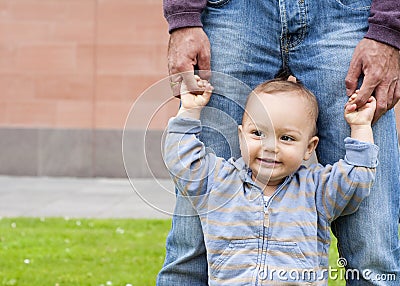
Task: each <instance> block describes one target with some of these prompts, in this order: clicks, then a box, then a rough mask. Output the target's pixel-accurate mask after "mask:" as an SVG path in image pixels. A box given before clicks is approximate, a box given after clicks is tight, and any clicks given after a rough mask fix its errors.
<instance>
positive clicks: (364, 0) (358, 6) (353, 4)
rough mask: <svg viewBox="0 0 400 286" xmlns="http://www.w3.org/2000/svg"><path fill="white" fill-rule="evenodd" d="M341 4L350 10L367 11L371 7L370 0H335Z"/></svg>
mask: <svg viewBox="0 0 400 286" xmlns="http://www.w3.org/2000/svg"><path fill="white" fill-rule="evenodd" d="M335 1H336V2H337V3H339V4H340V5H341V6H344V7H345V8H348V9H350V10H358V11H369V10H370V9H371V0H335Z"/></svg>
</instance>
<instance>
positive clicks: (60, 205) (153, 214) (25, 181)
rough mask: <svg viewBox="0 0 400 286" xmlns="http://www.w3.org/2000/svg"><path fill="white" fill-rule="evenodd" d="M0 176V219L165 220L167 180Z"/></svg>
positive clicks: (169, 201) (169, 207)
mask: <svg viewBox="0 0 400 286" xmlns="http://www.w3.org/2000/svg"><path fill="white" fill-rule="evenodd" d="M131 183H132V184H130V182H129V180H128V179H102V178H89V179H88V178H54V177H51V178H48V177H11V176H0V217H16V216H32V217H71V218H72V217H79V218H169V217H171V215H170V214H171V213H172V211H173V206H174V203H175V196H174V191H173V184H172V182H171V181H170V180H155V179H134V180H132V181H131Z"/></svg>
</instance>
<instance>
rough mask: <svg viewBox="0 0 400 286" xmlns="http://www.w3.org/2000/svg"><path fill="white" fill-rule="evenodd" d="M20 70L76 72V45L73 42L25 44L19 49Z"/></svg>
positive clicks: (17, 63)
mask: <svg viewBox="0 0 400 286" xmlns="http://www.w3.org/2000/svg"><path fill="white" fill-rule="evenodd" d="M16 66H17V69H18V71H19V72H47V73H54V72H58V73H60V72H75V71H77V65H76V46H75V45H73V44H54V45H50V44H49V45H25V46H21V47H19V48H18V49H17V59H16Z"/></svg>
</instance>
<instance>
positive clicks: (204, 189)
mask: <svg viewBox="0 0 400 286" xmlns="http://www.w3.org/2000/svg"><path fill="white" fill-rule="evenodd" d="M196 80H197V83H198V86H199V87H200V88H202V89H204V92H203V93H202V94H200V95H197V94H194V93H191V92H188V91H185V90H182V92H181V107H180V109H179V112H178V114H177V116H176V117H174V118H172V119H170V121H169V126H168V132H167V136H166V141H165V154H164V159H165V163H166V165H167V167H168V169H169V171H170V173H171V175H172V178H173V180H174V182H175V184H176V186H177V188H178V190H179V194H178V195H184V196H187V197H188V199H190V200H191V202H192V204H193V206H194V207H195V209H196V210H197V212H198V214H199V217H200V220H201V224H202V229H203V233H204V241H205V245H206V248H207V258H208V266H209V285H229V286H232V285H271V283H272V284H273V285H282V283H289V284H290V285H297V284H299V285H304V283H305V282H311V283H312V285H314V284H315V285H327V279H328V272H327V268H328V250H329V245H330V230H329V226H330V224H331V222H332V221H333V220H334V219H335V218H337V217H338V216H340V215H346V214H351V213H353V212H355V211H356V210H357V208H358V206H359V204H360V203H361V201H362V200H363V199H364V198H365V197H366V196H368V194H369V190H370V188H371V186H372V184H373V181H374V176H375V167H376V166H377V153H378V147H377V146H376V145H374V144H373V134H372V129H371V122H372V118H373V115H374V111H375V108H376V101H375V99H374V98H373V97H371V98H369V100H368V102H367V103H366V104H365V105H364V106H362V107H361V108H358V109H357V106H356V105H355V104H354V103H353V102H354V100H355V98H356V97H357V93H356V94H354V95H353V96H351V97H350V98H349V100H348V102H347V104H346V106H345V111H344V116H345V119H346V121H347V122H348V124H349V125H350V127H351V137H349V138H346V139H345V142H344V144H345V147H346V156H345V158H343V159H342V160H340V161H339V162H336V163H335V164H333V165H327V166H322V165H320V164H313V165H311V166H309V167H305V166H304V165H303V161H307V160H309V159H310V157H311V156H312V153H313V152H314V150H315V148H316V147H317V144H318V140H319V139H318V137H317V128H316V121H317V117H318V105H317V101H316V99H315V97H314V95H313V94H312V93H311V92H310V91H309V90H307V89H306V88H305V87H304V86H302V85H301V84H298V83H296V82H291V81H287V80H280V79H275V80H271V81H267V82H264V83H262V84H260V85H259V86H257V87H256V88H255V90H254V91H253V92H252V93H251V94H250V95H249V97H248V100H247V103H246V107H245V113H244V115H243V120H242V124H241V125H239V127H238V133H239V142H240V150H241V156H242V157H241V158H238V159H234V158H231V159H229V160H228V161H226V160H224V159H223V158H219V157H217V156H215V155H214V154H213V153H212V152H209V151H208V148H207V149H206V148H205V146H204V144H203V143H202V142H201V141H199V140H198V135H199V133H200V132H201V123H200V121H199V118H200V112H201V109H202V108H203V107H204V106H205V105H206V104H207V102H208V101H209V99H210V97H211V94H212V90H213V88H212V86H211V85H210V84H209V83H208V82H207V81H205V80H202V79H200V78H199V77H197V76H196ZM183 88H184V85H183ZM199 239H201V238H199Z"/></svg>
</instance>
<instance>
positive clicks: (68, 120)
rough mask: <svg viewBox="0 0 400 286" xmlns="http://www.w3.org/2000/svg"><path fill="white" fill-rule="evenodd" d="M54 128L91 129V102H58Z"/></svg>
mask: <svg viewBox="0 0 400 286" xmlns="http://www.w3.org/2000/svg"><path fill="white" fill-rule="evenodd" d="M55 127H58V128H93V101H71V100H60V101H58V102H57V112H56V121H55Z"/></svg>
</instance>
